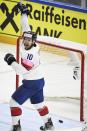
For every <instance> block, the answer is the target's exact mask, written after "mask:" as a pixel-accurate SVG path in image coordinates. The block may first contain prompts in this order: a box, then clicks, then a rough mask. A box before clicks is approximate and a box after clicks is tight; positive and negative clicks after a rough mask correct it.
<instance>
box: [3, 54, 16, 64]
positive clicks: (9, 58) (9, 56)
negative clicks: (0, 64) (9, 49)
mask: <svg viewBox="0 0 87 131" xmlns="http://www.w3.org/2000/svg"><path fill="white" fill-rule="evenodd" d="M4 60H5V61H6V62H7V64H8V65H11V64H12V63H13V62H14V61H16V59H15V57H14V56H13V55H12V54H10V53H7V54H6V55H5V57H4Z"/></svg>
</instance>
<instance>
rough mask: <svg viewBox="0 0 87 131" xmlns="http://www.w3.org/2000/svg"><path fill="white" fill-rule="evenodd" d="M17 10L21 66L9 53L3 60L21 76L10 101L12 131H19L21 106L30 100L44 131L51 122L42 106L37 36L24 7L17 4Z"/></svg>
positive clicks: (45, 108)
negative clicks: (29, 23) (31, 29)
mask: <svg viewBox="0 0 87 131" xmlns="http://www.w3.org/2000/svg"><path fill="white" fill-rule="evenodd" d="M18 8H19V10H20V12H21V14H22V15H21V24H22V31H23V42H22V50H21V64H18V63H17V61H16V59H15V57H14V56H13V54H11V53H7V54H6V55H5V57H4V60H5V61H6V62H7V64H8V65H10V66H12V68H13V69H14V70H15V72H16V73H17V74H18V75H20V74H21V75H22V76H23V81H22V85H21V86H20V87H19V88H18V89H17V90H16V91H15V92H14V93H13V95H12V97H11V100H10V111H11V116H12V124H13V126H12V130H11V131H21V124H20V116H21V115H22V110H21V108H20V105H22V104H23V103H24V102H25V101H26V100H27V99H29V98H30V101H31V103H32V104H33V105H34V107H35V109H36V110H37V111H38V112H39V114H40V116H41V118H42V119H43V122H44V124H43V125H42V126H41V127H40V130H42V131H46V130H51V129H53V122H52V120H51V117H50V115H49V110H48V107H47V106H46V105H45V104H44V95H43V87H44V84H45V81H44V77H43V75H42V73H41V63H40V54H39V45H38V44H37V43H36V38H37V35H36V33H33V32H31V31H30V27H29V25H28V19H27V14H28V13H29V11H28V9H27V8H26V6H25V5H23V4H21V3H19V4H18Z"/></svg>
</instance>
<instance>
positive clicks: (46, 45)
mask: <svg viewBox="0 0 87 131" xmlns="http://www.w3.org/2000/svg"><path fill="white" fill-rule="evenodd" d="M20 41H22V37H19V38H18V39H17V46H16V59H17V62H18V63H20V43H21V42H20ZM37 43H39V44H40V47H41V50H47V52H51V53H53V54H57V55H60V54H63V52H64V54H63V55H67V51H73V52H76V53H78V54H79V55H80V59H81V81H80V120H81V121H83V120H84V65H85V55H84V52H83V51H82V50H79V49H75V48H71V47H66V46H62V45H61V44H59V45H58V44H56V45H55V44H54V43H53V42H46V41H43V40H38V41H37ZM58 49H59V50H60V51H57V50H58ZM61 50H62V51H61ZM61 52H62V53H61ZM18 86H19V76H18V75H16V88H18Z"/></svg>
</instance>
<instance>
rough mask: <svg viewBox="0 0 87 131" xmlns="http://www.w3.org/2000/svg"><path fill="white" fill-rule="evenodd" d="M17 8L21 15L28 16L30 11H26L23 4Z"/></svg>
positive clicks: (19, 4)
mask: <svg viewBox="0 0 87 131" xmlns="http://www.w3.org/2000/svg"><path fill="white" fill-rule="evenodd" d="M17 7H18V9H19V11H20V12H21V14H27V15H29V12H30V11H29V10H28V8H27V7H26V6H25V5H24V4H21V3H18V4H17Z"/></svg>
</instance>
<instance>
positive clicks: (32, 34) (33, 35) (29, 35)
mask: <svg viewBox="0 0 87 131" xmlns="http://www.w3.org/2000/svg"><path fill="white" fill-rule="evenodd" d="M23 38H31V39H32V41H36V39H37V34H36V33H35V32H31V31H27V32H24V33H23Z"/></svg>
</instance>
